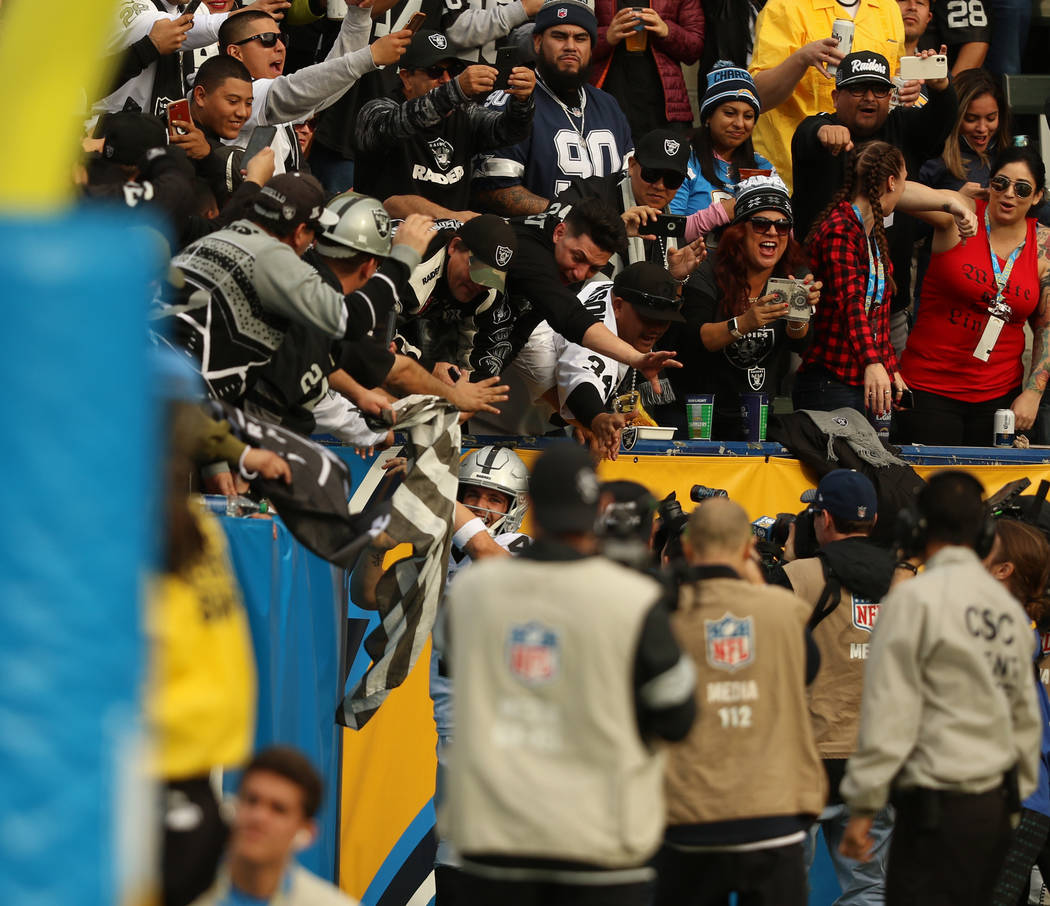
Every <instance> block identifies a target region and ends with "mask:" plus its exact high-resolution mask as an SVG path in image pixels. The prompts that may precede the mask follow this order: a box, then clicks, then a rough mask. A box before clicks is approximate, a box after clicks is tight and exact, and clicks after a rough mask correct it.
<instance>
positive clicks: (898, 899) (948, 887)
mask: <svg viewBox="0 0 1050 906" xmlns="http://www.w3.org/2000/svg"><path fill="white" fill-rule="evenodd" d="M893 802H894V805H895V806H896V807H897V821H896V823H895V824H894V827H893V837H892V840H891V842H890V854H889V867H888V869H887V872H886V906H988V903H989V902H990V901H991V898H992V889H993V888H994V887H995V880H996V878H997V877H998V875H999V871H1000V869H1001V868H1002V865H1003V859H1004V858H1005V856H1006V850H1007V848H1008V847H1009V845H1010V834H1011V831H1010V821H1009V814H1008V811H1007V800H1006V794H1005V792H1004V790H1003V789H1002V788H999V789H995V790H992V791H990V792H987V793H978V794H964V793H936V792H933V791H914V790H909V791H906V792H901V793H898V794H897V795H895V796H894V800H893Z"/></svg>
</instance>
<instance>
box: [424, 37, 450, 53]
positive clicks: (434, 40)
mask: <svg viewBox="0 0 1050 906" xmlns="http://www.w3.org/2000/svg"><path fill="white" fill-rule="evenodd" d="M428 40H429V41H430V43H431V44H433V45H434V47H436V48H437V49H438V50H444V49H445V48H446V47H448V41H447V40H446V39H445V36H444V35H436V34H435V35H430V36H429V38H428Z"/></svg>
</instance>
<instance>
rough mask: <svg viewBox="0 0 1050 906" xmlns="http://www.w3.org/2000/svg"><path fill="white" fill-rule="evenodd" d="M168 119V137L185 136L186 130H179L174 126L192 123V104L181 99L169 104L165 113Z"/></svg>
mask: <svg viewBox="0 0 1050 906" xmlns="http://www.w3.org/2000/svg"><path fill="white" fill-rule="evenodd" d="M165 114H166V116H167V118H168V135H185V134H186V130H185V129H179V128H178V127H176V126H173V125H172V124H173V123H192V122H193V120H192V119H190V102H189V101H188V100H187V99H186V98H180V99H179V100H177V101H172V102H171V103H170V104H168V109H167V110H166V111H165Z"/></svg>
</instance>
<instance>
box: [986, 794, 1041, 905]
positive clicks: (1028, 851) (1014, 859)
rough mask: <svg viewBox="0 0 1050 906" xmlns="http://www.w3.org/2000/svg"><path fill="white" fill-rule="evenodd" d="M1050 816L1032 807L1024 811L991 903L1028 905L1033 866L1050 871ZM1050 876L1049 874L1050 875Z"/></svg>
mask: <svg viewBox="0 0 1050 906" xmlns="http://www.w3.org/2000/svg"><path fill="white" fill-rule="evenodd" d="M1048 836H1050V817H1047V816H1046V815H1042V814H1040V813H1039V812H1033V811H1031V810H1030V809H1024V810H1023V811H1022V812H1021V823H1020V824H1019V825H1018V826H1017V828H1016V829H1015V830H1014V835H1013V838H1012V839H1011V840H1010V849H1009V850H1008V851H1007V853H1006V860H1005V861H1004V862H1003V869H1002V871H1000V872H999V880H998V881H996V882H995V893H994V894H993V895H992V901H991V902H992V906H1027V903H1028V886H1029V881H1030V880H1031V875H1032V866H1033V865H1036V864H1038V865H1039V871H1040V872H1043V871H1044V870H1048V871H1050V859H1048V858H1047V856H1048V855H1050V852H1048V849H1047V844H1048V843H1050V839H1048ZM1048 877H1050V875H1048Z"/></svg>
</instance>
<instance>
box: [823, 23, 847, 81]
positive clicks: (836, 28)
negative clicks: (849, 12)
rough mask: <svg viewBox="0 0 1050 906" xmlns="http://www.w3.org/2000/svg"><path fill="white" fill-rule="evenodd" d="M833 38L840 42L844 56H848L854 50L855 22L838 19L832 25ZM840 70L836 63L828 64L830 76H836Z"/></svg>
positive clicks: (840, 48)
mask: <svg viewBox="0 0 1050 906" xmlns="http://www.w3.org/2000/svg"><path fill="white" fill-rule="evenodd" d="M831 37H833V38H834V39H835V40H836V41H837V42H838V45H839V50H841V51H842V55H843V56H845V55H846V54H848V53H849V52H850V51H851V50H852V49H853V20H852V19H836V20H835V21H834V22H833V23H832V25H831ZM838 68H839V67H838V65H837V64H836V63H828V75H834V74H835V73H836V72H838Z"/></svg>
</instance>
